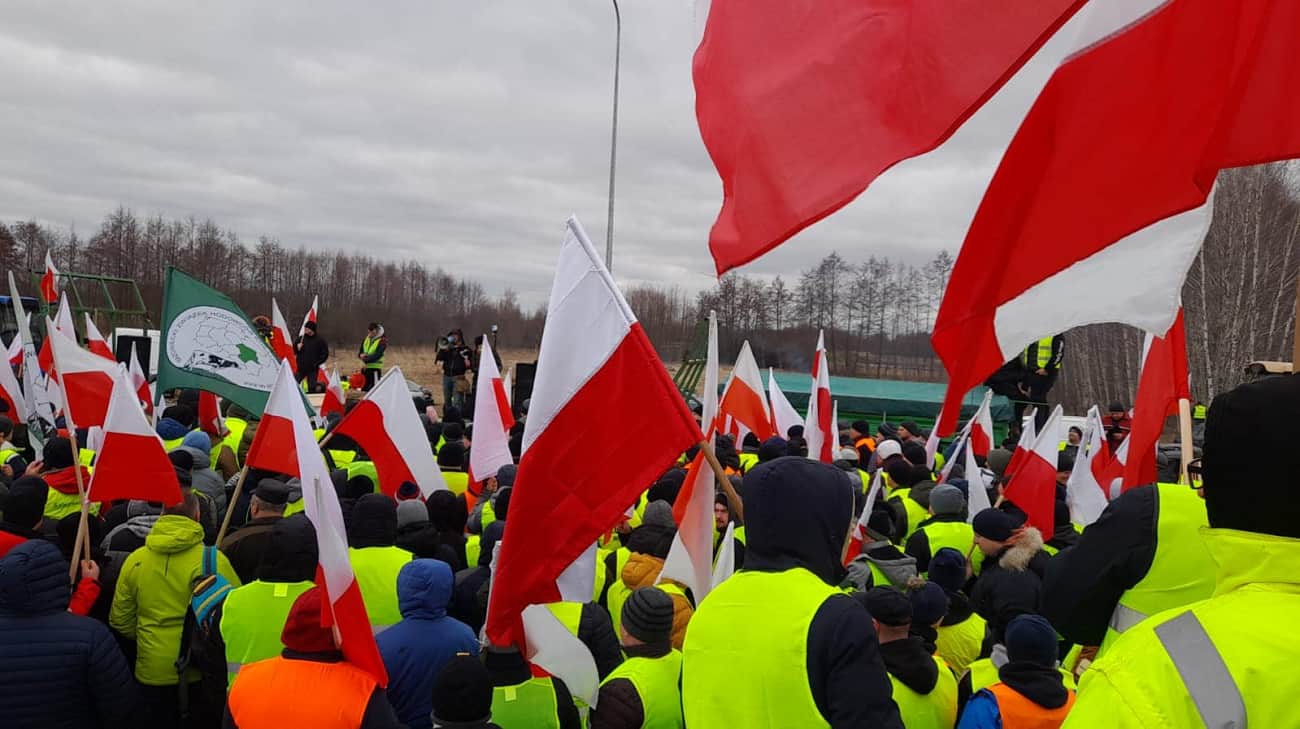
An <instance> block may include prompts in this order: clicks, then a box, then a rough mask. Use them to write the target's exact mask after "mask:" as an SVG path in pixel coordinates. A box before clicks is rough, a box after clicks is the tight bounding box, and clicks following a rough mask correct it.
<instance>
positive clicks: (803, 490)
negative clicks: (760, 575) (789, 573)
mask: <svg viewBox="0 0 1300 729" xmlns="http://www.w3.org/2000/svg"><path fill="white" fill-rule="evenodd" d="M852 521H853V489H852V488H850V486H849V482H848V481H847V480H846V479H845V478H844V472H843V471H841V470H839V469H838V468H836V467H834V466H831V465H828V464H825V463H818V462H816V461H811V460H808V459H807V458H799V457H795V456H788V457H786V458H778V459H776V460H775V461H768V462H767V463H763V464H760V465H758V466H756V467H755V468H754V469H753V470H752V471H750V472H749V474H748V475H746V476H745V569H748V570H757V571H760V572H780V571H785V570H787V569H790V568H791V567H803V568H805V569H807V570H809V571H811V572H812V573H813V574H815V575H817V576H818V577H820V578H821V579H822V581H824V582H825V583H826V584H828V585H838V584H839V583H840V581H841V580H842V579H843V577H844V566H843V562H842V560H841V555H842V554H843V552H844V545H845V542H846V540H847V539H848V534H849V526H850V524H851V523H852Z"/></svg>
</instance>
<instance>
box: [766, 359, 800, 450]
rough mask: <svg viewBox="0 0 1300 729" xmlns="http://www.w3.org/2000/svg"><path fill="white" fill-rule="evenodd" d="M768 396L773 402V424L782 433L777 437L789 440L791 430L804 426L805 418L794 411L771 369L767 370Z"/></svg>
mask: <svg viewBox="0 0 1300 729" xmlns="http://www.w3.org/2000/svg"><path fill="white" fill-rule="evenodd" d="M767 395H768V398H770V399H771V400H772V422H773V424H774V425H775V426H776V429H777V430H778V431H780V432H779V433H777V435H779V436H781V437H782V438H789V437H790V429H791V428H793V427H794V426H796V425H803V418H801V417H799V411H797V410H795V409H794V406H793V405H791V404H790V400H789V399H788V398H787V397H786V396H785V392H784V391H783V390H782V389H781V385H779V384H777V381H776V377H775V376H774V375H773V374H772V368H771V367H768V368H767Z"/></svg>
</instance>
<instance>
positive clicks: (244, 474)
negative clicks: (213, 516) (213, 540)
mask: <svg viewBox="0 0 1300 729" xmlns="http://www.w3.org/2000/svg"><path fill="white" fill-rule="evenodd" d="M246 478H248V464H247V463H245V464H244V467H243V468H241V469H239V480H238V481H236V482H235V493H234V494H233V495H232V496H231V497H230V503H228V504H226V515H225V517H223V518H222V519H221V530H220V531H218V532H217V545H218V546H220V545H221V540H222V539H225V538H226V530H227V529H229V528H230V515H231V514H234V513H235V504H238V503H239V497H240V496H241V495H243V492H244V479H246Z"/></svg>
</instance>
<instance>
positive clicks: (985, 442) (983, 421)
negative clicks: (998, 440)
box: [934, 390, 993, 458]
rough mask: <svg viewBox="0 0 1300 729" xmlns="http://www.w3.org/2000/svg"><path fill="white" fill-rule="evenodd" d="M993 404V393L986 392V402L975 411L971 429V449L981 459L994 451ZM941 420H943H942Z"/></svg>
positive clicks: (936, 428)
mask: <svg viewBox="0 0 1300 729" xmlns="http://www.w3.org/2000/svg"><path fill="white" fill-rule="evenodd" d="M992 403H993V391H992V390H986V391H985V392H984V401H983V402H981V403H980V409H979V410H976V411H975V417H974V418H972V419H971V422H970V424H969V426H968V427H970V444H969V447H970V448H971V449H973V450H974V451H975V455H976V456H979V457H980V458H988V455H989V451H990V450H992V449H993V412H992V410H991V405H992ZM939 420H943V418H940V419H939ZM935 425H936V427H935V428H934V430H935V431H937V430H939V428H938V427H937V426H938V423H937V422H936V423H935Z"/></svg>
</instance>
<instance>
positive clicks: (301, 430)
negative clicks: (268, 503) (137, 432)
mask: <svg viewBox="0 0 1300 729" xmlns="http://www.w3.org/2000/svg"><path fill="white" fill-rule="evenodd" d="M407 407H408V409H409V408H410V402H409V398H408V402H407ZM421 432H423V429H422V430H421ZM367 452H369V450H367ZM247 463H248V465H249V466H250V467H252V468H263V469H266V470H269V471H274V472H276V473H284V474H288V475H291V476H297V477H298V479H299V480H300V481H301V482H302V498H303V506H304V511H305V512H306V514H307V518H308V519H310V520H311V522H312V524H313V525H315V527H316V546H317V550H318V551H319V554H320V557H319V559H320V563H319V566H318V567H317V570H316V583H317V584H318V585H319V586H320V587H321V588H322V589H323V590H324V591H325V593H326V595H328V596H329V600H328V613H329V614H328V615H326V616H323V617H326V618H328V620H327V621H326V622H328V623H329V624H331V625H334V626H335V627H336V628H337V631H336V633H335V639H336V640H337V641H338V642H339V648H340V649H341V650H342V651H343V655H344V656H346V657H347V659H348V662H349V663H351V664H352V665H354V666H356V667H358V668H360V669H362V670H364V671H366V672H368V673H369V674H371V675H372V676H374V678H375V680H376V681H378V682H379V685H380V686H387V685H388V672H387V671H386V670H385V669H384V661H383V658H382V657H381V656H380V655H379V647H378V646H377V645H375V636H374V634H373V633H372V632H371V629H370V618H368V617H367V616H366V605H365V602H364V601H363V600H362V598H361V588H360V586H358V585H357V581H356V575H354V574H353V572H352V564H351V562H349V561H348V541H347V537H346V536H345V535H346V534H347V530H346V529H345V527H344V525H343V510H342V509H341V508H340V507H339V501H338V496H337V495H336V494H335V493H334V487H333V485H332V482H331V481H330V477H329V472H328V471H326V470H325V461H324V460H323V459H322V458H321V453H320V449H319V448H318V447H317V446H316V438H315V436H314V435H313V434H312V428H311V421H310V419H309V418H308V415H307V407H306V405H304V404H303V401H302V392H301V391H300V390H299V389H298V383H297V381H296V379H295V378H294V374H293V368H292V367H291V366H290V365H289V363H288V362H282V363H281V364H280V371H279V374H278V376H277V378H276V381H275V385H274V386H273V387H272V388H271V394H270V396H269V397H267V400H266V411H265V412H264V413H263V414H262V420H261V422H260V423H259V425H258V427H257V435H256V436H255V437H254V438H253V443H252V445H251V446H250V447H249V449H248V458H247Z"/></svg>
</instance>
